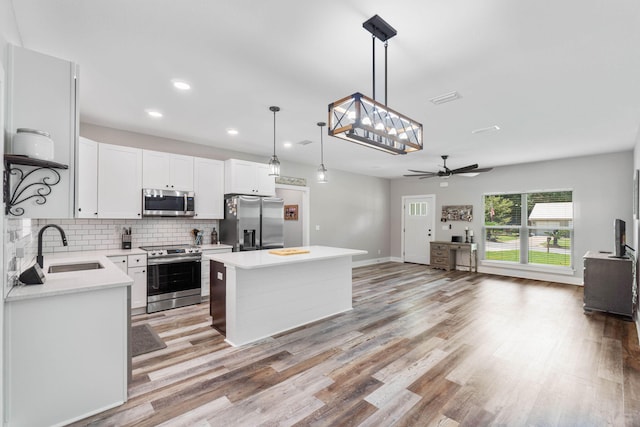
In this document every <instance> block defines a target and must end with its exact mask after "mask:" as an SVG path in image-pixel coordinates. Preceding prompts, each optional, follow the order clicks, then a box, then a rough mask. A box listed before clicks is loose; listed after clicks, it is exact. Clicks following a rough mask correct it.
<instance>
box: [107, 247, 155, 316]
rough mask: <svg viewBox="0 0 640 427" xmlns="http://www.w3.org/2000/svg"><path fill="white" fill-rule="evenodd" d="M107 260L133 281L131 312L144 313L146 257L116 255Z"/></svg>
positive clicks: (145, 302)
mask: <svg viewBox="0 0 640 427" xmlns="http://www.w3.org/2000/svg"><path fill="white" fill-rule="evenodd" d="M108 258H109V260H110V261H111V262H112V263H114V264H115V265H116V266H117V267H118V268H120V269H121V270H122V271H124V272H125V273H127V276H129V277H131V278H132V279H133V285H132V286H131V310H132V311H135V312H136V313H144V312H145V310H136V309H141V308H146V306H147V256H146V255H118V256H110V257H108Z"/></svg>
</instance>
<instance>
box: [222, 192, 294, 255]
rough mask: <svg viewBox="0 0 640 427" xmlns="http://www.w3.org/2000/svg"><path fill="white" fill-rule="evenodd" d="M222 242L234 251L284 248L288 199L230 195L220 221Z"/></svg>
mask: <svg viewBox="0 0 640 427" xmlns="http://www.w3.org/2000/svg"><path fill="white" fill-rule="evenodd" d="M220 241H221V243H224V244H227V245H231V246H233V251H234V252H238V251H254V250H259V249H276V248H283V247H284V200H282V199H280V198H277V197H257V196H230V197H228V198H226V199H225V210H224V219H223V220H222V221H220Z"/></svg>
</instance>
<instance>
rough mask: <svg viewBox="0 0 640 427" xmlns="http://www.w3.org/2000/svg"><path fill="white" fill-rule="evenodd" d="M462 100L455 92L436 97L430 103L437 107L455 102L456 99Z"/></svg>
mask: <svg viewBox="0 0 640 427" xmlns="http://www.w3.org/2000/svg"><path fill="white" fill-rule="evenodd" d="M460 98H462V95H460V94H459V93H458V92H456V91H453V92H449V93H445V94H443V95H439V96H436V97H435V98H431V99H430V100H429V101H431V102H432V103H434V104H435V105H440V104H444V103H445V102H451V101H455V100H456V99H460Z"/></svg>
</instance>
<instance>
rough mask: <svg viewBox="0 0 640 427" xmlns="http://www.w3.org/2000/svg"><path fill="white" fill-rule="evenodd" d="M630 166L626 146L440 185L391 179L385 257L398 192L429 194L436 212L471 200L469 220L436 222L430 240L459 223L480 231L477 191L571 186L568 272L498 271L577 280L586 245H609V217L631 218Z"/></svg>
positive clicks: (397, 252)
mask: <svg viewBox="0 0 640 427" xmlns="http://www.w3.org/2000/svg"><path fill="white" fill-rule="evenodd" d="M632 170H633V156H632V153H631V152H630V151H629V152H621V153H612V154H605V155H598V156H588V157H575V158H570V159H564V160H554V161H548V162H538V163H528V164H522V165H515V166H507V167H500V168H496V169H494V170H493V171H491V172H488V173H484V174H480V175H478V176H476V177H473V178H466V177H461V176H454V177H451V178H449V179H447V180H446V182H448V183H449V186H448V187H440V183H441V182H444V180H443V179H441V178H430V179H423V180H419V179H415V178H413V179H398V180H393V181H392V182H391V227H390V228H391V256H392V257H398V258H400V257H401V230H400V224H401V218H402V212H401V200H402V196H404V195H419V194H435V195H436V211H437V212H440V209H441V207H442V205H466V204H472V205H473V208H474V219H473V221H472V222H471V223H469V224H466V223H462V222H452V224H453V229H452V230H446V231H445V230H442V228H441V227H440V225H441V224H440V223H439V222H438V223H437V225H436V239H437V240H450V239H451V235H452V234H464V231H463V230H464V226H465V225H468V226H469V228H470V229H472V230H474V234H476V235H477V236H481V235H482V224H483V214H482V196H483V194H485V193H494V192H525V191H532V190H556V189H571V190H573V200H574V234H575V239H574V251H573V267H574V269H575V273H574V274H573V276H570V277H568V278H567V277H564V276H560V275H556V276H548V275H540V274H538V275H537V276H535V277H534V276H531V275H529V274H523V273H522V272H521V271H514V270H507V269H503V270H502V272H501V273H500V274H509V275H514V276H517V277H532V278H541V279H544V280H557V281H560V282H567V283H581V282H582V256H583V255H584V253H585V252H587V251H588V250H612V248H613V220H614V219H615V218H621V219H623V220H625V221H627V223H631V219H632V211H631V207H632V203H631V197H632V187H633V178H632ZM438 218H439V217H438ZM629 237H631V236H629ZM480 265H481V266H482V263H481V264H480ZM480 270H481V271H482V270H483V269H482V268H481V269H480ZM484 271H488V269H487V268H485V269H484Z"/></svg>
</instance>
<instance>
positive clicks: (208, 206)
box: [193, 157, 224, 219]
mask: <svg viewBox="0 0 640 427" xmlns="http://www.w3.org/2000/svg"><path fill="white" fill-rule="evenodd" d="M193 166H194V174H193V184H194V190H195V194H196V219H222V218H224V162H222V161H220V160H213V159H203V158H199V157H196V158H195V159H194V162H193Z"/></svg>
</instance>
